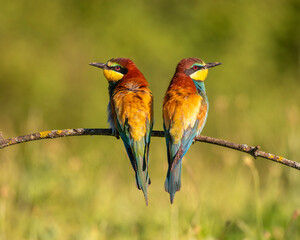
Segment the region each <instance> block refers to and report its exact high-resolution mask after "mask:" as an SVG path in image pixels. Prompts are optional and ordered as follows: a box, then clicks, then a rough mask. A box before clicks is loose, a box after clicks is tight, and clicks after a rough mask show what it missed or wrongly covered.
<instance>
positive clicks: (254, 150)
mask: <svg viewBox="0 0 300 240" xmlns="http://www.w3.org/2000/svg"><path fill="white" fill-rule="evenodd" d="M86 135H105V136H115V135H113V133H112V131H111V129H98V128H96V129H91V128H74V129H63V130H52V131H43V132H38V133H33V134H28V135H24V136H19V137H15V138H9V139H4V138H3V137H2V133H0V149H3V148H6V147H8V146H12V145H15V144H18V143H25V142H30V141H35V140H41V139H52V138H59V137H69V136H86ZM152 137H164V132H163V131H152ZM194 140H195V141H199V142H205V143H210V144H214V145H218V146H222V147H226V148H231V149H234V150H238V151H240V152H244V153H248V154H250V155H251V156H253V157H254V158H257V157H261V158H265V159H268V160H271V161H274V162H277V163H281V164H283V165H286V166H289V167H292V168H295V169H297V170H300V163H298V162H295V161H292V160H289V159H287V158H284V157H280V156H277V155H274V154H272V153H267V152H263V151H261V150H260V146H254V147H253V146H248V145H246V144H239V143H233V142H229V141H226V140H223V139H217V138H212V137H207V136H200V137H196V138H195V139H194Z"/></svg>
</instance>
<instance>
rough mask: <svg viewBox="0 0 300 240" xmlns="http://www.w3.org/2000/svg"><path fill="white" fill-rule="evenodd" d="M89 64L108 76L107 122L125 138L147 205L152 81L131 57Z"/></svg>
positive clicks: (151, 123) (137, 183)
mask: <svg viewBox="0 0 300 240" xmlns="http://www.w3.org/2000/svg"><path fill="white" fill-rule="evenodd" d="M90 65H92V66H95V67H99V68H102V69H103V73H104V76H105V77H106V79H107V80H108V84H109V86H108V91H109V98H110V101H109V104H108V108H107V111H108V122H109V125H110V127H111V128H112V130H113V133H114V134H115V135H116V136H118V135H120V136H121V138H122V140H123V142H124V145H125V148H126V151H127V154H128V157H129V159H130V162H131V165H132V167H133V169H134V171H135V178H136V185H137V187H138V189H141V190H142V191H143V193H144V196H145V200H146V204H147V205H148V195H147V189H148V185H150V183H151V181H150V178H149V174H148V164H149V144H150V137H151V132H152V128H153V97H152V93H151V91H150V90H149V88H148V86H149V84H148V82H147V81H146V79H145V77H144V75H143V74H142V73H141V72H140V71H139V69H138V68H137V67H136V65H135V64H134V62H133V61H132V60H130V59H128V58H113V59H111V60H109V61H108V62H107V63H106V64H105V63H90Z"/></svg>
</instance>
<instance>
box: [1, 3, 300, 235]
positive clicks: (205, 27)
mask: <svg viewBox="0 0 300 240" xmlns="http://www.w3.org/2000/svg"><path fill="white" fill-rule="evenodd" d="M0 3H1V4H0V5H1V10H0V12H1V14H0V23H1V24H0V52H1V57H0V101H1V105H0V106H1V111H0V131H1V132H3V135H4V137H5V138H9V137H15V136H19V135H24V134H29V133H33V132H37V131H42V130H51V129H64V128H77V127H85V128H97V127H98V128H106V127H108V125H107V123H106V106H107V103H108V93H107V82H106V80H105V78H104V76H103V74H102V72H101V71H100V70H99V69H96V68H93V67H91V66H89V65H88V63H89V62H92V61H97V62H106V61H107V60H108V59H110V58H112V57H128V58H131V59H132V60H134V61H135V63H136V64H137V66H138V67H139V69H140V70H141V71H142V72H143V73H144V75H145V76H146V78H147V79H148V81H149V83H150V87H151V90H152V92H153V95H154V98H155V106H154V109H155V125H154V129H155V130H161V129H162V117H161V110H162V99H163V95H164V92H165V91H166V88H167V86H168V84H169V81H170V79H171V77H172V75H173V73H174V70H175V66H176V64H177V63H178V62H179V60H181V59H182V58H185V57H199V58H202V59H203V60H204V61H206V62H213V61H219V62H222V63H223V65H221V66H220V67H217V68H213V69H211V70H210V72H209V75H208V78H207V80H206V88H207V92H208V97H209V101H210V112H209V116H208V121H207V124H206V127H205V128H204V130H203V135H208V136H212V137H217V138H223V139H227V140H231V141H234V142H238V143H247V144H249V145H261V146H262V150H265V151H267V152H272V153H275V154H277V155H281V156H285V157H287V158H289V159H292V160H296V161H298V162H299V161H300V127H299V124H300V115H299V114H300V112H299V111H300V107H299V103H300V78H299V75H300V74H299V56H300V47H299V42H300V31H299V14H300V4H299V1H298V0H276V1H274V0H273V1H271V0H265V1H242V0H235V1H221V0H215V1H159V0H154V1H103V0H101V1H100V0H98V1H95V0H93V1H70V0H66V1H59V0H52V1H33V0H28V1H24V0H18V1H16V0H10V1H4V0H0ZM164 144H165V143H164V139H163V138H152V143H151V148H150V175H151V179H152V184H151V186H150V188H149V201H150V204H149V206H148V207H146V205H145V202H144V199H143V194H142V192H141V191H138V190H137V189H136V187H135V180H134V173H133V171H132V169H131V166H130V163H129V160H128V158H127V156H126V153H125V150H124V147H123V144H122V142H121V140H116V139H115V138H113V137H105V136H94V137H70V138H63V139H54V140H44V141H36V142H31V143H26V144H21V145H17V146H12V147H9V148H6V149H3V150H1V151H0V239H1V240H2V239H15V240H17V239H72V240H76V239H81V240H82V239H210V240H211V239H297V238H298V239H300V220H299V218H300V217H299V214H300V212H299V211H300V206H299V203H300V174H299V171H297V170H295V169H291V168H288V167H285V166H283V165H280V164H275V163H273V162H271V161H268V160H264V159H257V160H252V158H251V157H248V156H246V155H245V154H243V153H239V152H236V151H233V150H229V149H225V148H221V147H218V146H214V145H208V144H205V143H196V144H194V145H193V146H192V147H191V149H190V150H189V152H188V154H187V155H186V158H185V159H184V163H183V172H182V189H181V191H180V192H178V193H177V194H176V197H175V202H174V204H173V205H172V206H171V205H170V203H169V197H168V194H167V193H166V192H165V191H164V180H165V175H166V171H167V159H166V149H165V145H164Z"/></svg>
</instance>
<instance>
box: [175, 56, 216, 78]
mask: <svg viewBox="0 0 300 240" xmlns="http://www.w3.org/2000/svg"><path fill="white" fill-rule="evenodd" d="M220 64H221V63H219V62H214V63H205V62H204V61H202V60H201V59H199V58H185V59H182V60H181V61H180V62H179V64H178V66H177V71H183V72H184V73H185V74H186V75H187V76H188V77H190V78H191V79H193V80H195V81H201V82H203V81H204V80H205V78H206V77H207V74H208V69H209V68H211V67H215V66H218V65H220Z"/></svg>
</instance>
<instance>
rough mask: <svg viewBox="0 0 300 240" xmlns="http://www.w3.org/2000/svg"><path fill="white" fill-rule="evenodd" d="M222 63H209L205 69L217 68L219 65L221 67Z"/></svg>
mask: <svg viewBox="0 0 300 240" xmlns="http://www.w3.org/2000/svg"><path fill="white" fill-rule="evenodd" d="M221 64H222V63H219V62H214V63H207V64H205V67H206V68H211V67H215V66H218V65H221Z"/></svg>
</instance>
